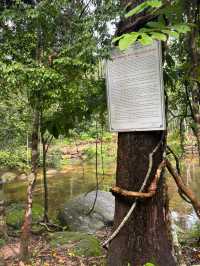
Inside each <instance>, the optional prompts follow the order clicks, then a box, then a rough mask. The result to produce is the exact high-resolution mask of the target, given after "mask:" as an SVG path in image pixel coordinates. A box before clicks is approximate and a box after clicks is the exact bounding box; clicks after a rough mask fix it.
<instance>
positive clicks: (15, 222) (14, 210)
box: [6, 203, 43, 229]
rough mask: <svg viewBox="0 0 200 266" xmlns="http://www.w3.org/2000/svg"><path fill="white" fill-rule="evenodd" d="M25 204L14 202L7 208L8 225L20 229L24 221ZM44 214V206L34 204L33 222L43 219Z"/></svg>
mask: <svg viewBox="0 0 200 266" xmlns="http://www.w3.org/2000/svg"><path fill="white" fill-rule="evenodd" d="M24 210H25V205H24V204H18V203H13V204H11V205H10V206H8V208H7V212H6V222H7V224H8V225H11V226H13V227H14V228H16V229H19V228H20V227H21V225H22V223H23V219H24ZM42 216H43V208H42V206H40V205H39V204H33V209H32V219H33V222H37V221H39V220H41V218H42Z"/></svg>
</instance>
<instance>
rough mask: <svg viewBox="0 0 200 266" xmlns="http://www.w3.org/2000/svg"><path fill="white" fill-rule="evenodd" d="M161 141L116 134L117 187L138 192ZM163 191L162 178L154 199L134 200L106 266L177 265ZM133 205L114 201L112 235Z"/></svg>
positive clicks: (158, 136) (158, 158) (159, 156)
mask: <svg viewBox="0 0 200 266" xmlns="http://www.w3.org/2000/svg"><path fill="white" fill-rule="evenodd" d="M121 2H122V5H123V6H125V5H126V4H127V1H126V0H122V1H121ZM128 2H130V1H128ZM141 2H144V1H141V0H139V1H132V3H133V6H134V5H136V4H139V3H141ZM142 15H144V14H142ZM138 17H139V16H137V19H138ZM127 23H130V21H128V22H127ZM140 26H142V25H140ZM119 27H123V28H124V27H125V22H123V23H119ZM132 30H134V29H132ZM117 32H121V29H119V28H118V30H117ZM123 33H125V32H123ZM162 137H163V132H161V131H149V132H130V133H119V134H118V154H117V173H116V186H118V187H121V188H123V189H126V190H129V191H139V189H140V187H141V186H142V183H143V181H144V178H145V176H146V173H147V171H148V168H149V154H150V153H152V151H153V150H154V148H155V147H156V145H157V144H158V143H159V142H160V141H161V140H162ZM163 150H164V146H163V145H161V146H160V148H159V149H158V151H157V152H156V154H155V155H154V157H153V167H152V171H151V175H150V178H149V182H148V183H147V186H146V190H145V191H147V189H148V187H149V185H150V184H151V182H152V180H153V177H154V176H155V174H156V170H157V168H158V167H159V164H160V163H161V162H162V160H163ZM164 188H165V180H164V178H163V175H161V177H160V180H159V183H158V188H157V192H156V194H155V196H153V197H152V198H149V199H144V200H142V199H140V200H139V199H138V200H137V205H136V208H135V210H134V212H133V213H132V215H131V217H130V218H129V220H128V221H127V223H126V224H125V225H124V227H123V228H122V229H121V231H120V232H119V234H118V235H117V236H116V237H115V238H114V239H113V240H112V241H111V243H110V246H109V250H108V265H109V266H128V265H130V266H143V265H144V264H145V263H148V262H151V263H153V264H154V265H156V266H157V265H159V266H175V265H177V264H176V260H175V258H174V255H173V247H172V239H171V234H170V230H169V224H168V222H169V220H168V204H167V202H168V200H167V196H166V193H165V189H164ZM132 203H133V201H132V200H130V199H127V200H125V199H123V198H122V197H119V196H116V197H115V216H114V228H113V230H114V231H115V229H116V228H117V227H118V226H119V224H120V223H121V221H122V220H123V218H124V217H125V216H126V214H127V212H128V211H129V209H130V207H131V205H132Z"/></svg>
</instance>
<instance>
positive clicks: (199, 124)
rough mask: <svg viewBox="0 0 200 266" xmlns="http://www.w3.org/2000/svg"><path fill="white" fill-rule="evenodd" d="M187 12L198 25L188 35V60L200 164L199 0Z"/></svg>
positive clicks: (195, 0) (194, 128)
mask: <svg viewBox="0 0 200 266" xmlns="http://www.w3.org/2000/svg"><path fill="white" fill-rule="evenodd" d="M187 5H188V6H187ZM186 12H187V15H188V20H189V22H190V23H191V24H195V25H196V27H192V28H191V31H190V32H189V35H188V62H190V65H191V68H190V69H189V73H188V74H189V76H190V78H191V82H190V85H191V103H190V109H191V115H192V119H193V124H192V131H193V134H194V136H195V137H196V140H197V148H198V154H199V164H200V82H199V66H200V53H199V43H198V40H199V36H200V34H199V26H200V17H199V13H200V3H199V1H198V0H192V1H189V2H188V3H187V4H186ZM189 96H190V95H189ZM189 100H190V99H189Z"/></svg>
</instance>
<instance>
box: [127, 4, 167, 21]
mask: <svg viewBox="0 0 200 266" xmlns="http://www.w3.org/2000/svg"><path fill="white" fill-rule="evenodd" d="M161 6H162V1H160V0H150V1H146V2H144V3H142V4H140V5H138V6H136V7H135V8H133V9H132V10H130V11H129V12H128V13H127V14H126V15H125V17H126V18H129V17H131V16H133V15H136V14H139V13H140V12H142V11H143V10H144V9H145V8H147V7H155V8H159V7H161Z"/></svg>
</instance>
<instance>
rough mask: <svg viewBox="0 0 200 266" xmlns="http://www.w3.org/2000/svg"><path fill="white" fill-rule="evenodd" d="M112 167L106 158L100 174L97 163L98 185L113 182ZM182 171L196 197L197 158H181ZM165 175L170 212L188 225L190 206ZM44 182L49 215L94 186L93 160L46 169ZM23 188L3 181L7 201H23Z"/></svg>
mask: <svg viewBox="0 0 200 266" xmlns="http://www.w3.org/2000/svg"><path fill="white" fill-rule="evenodd" d="M115 169H116V165H115V163H113V162H110V163H107V164H105V169H104V172H105V176H104V177H103V176H102V169H101V167H100V166H99V180H100V188H101V189H104V190H109V188H110V187H111V185H112V184H114V182H115ZM183 172H184V175H183V177H184V182H185V183H186V184H187V185H188V186H190V187H191V188H192V189H193V190H194V192H195V193H196V195H197V196H198V197H199V199H200V190H199V188H200V179H199V175H200V167H199V165H198V160H194V159H192V160H191V159H187V160H185V164H184V166H183ZM166 174H167V172H166ZM166 179H167V183H168V187H169V198H170V207H171V210H172V211H173V212H174V215H175V213H178V214H179V215H178V218H177V219H178V220H179V223H181V224H182V225H183V227H185V228H188V227H189V226H191V224H193V222H194V221H196V217H195V214H194V213H193V211H192V207H191V205H189V204H188V203H186V202H185V201H183V200H182V198H180V196H179V194H178V193H177V187H176V184H175V182H174V180H173V178H172V177H171V176H169V175H168V174H167V176H166ZM48 185H49V202H50V204H49V205H50V206H49V211H50V215H56V214H57V212H58V210H59V208H61V207H62V206H63V205H64V203H65V202H66V201H68V200H70V199H72V198H74V197H76V196H77V195H79V194H81V193H85V192H88V191H91V190H94V189H95V186H96V178H95V163H85V164H84V171H83V166H82V164H80V162H79V161H78V160H74V161H73V162H72V163H71V164H68V165H66V166H65V167H64V168H63V169H62V170H61V171H57V172H56V171H49V175H48ZM26 188H27V182H26V181H14V182H13V183H9V184H6V185H5V187H4V189H5V194H6V197H7V202H9V203H11V202H24V201H25V200H26ZM42 200H43V184H42V179H41V178H39V179H38V181H37V184H36V188H35V192H34V202H36V203H40V204H41V202H42ZM188 215H189V216H188ZM186 216H187V217H186Z"/></svg>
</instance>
